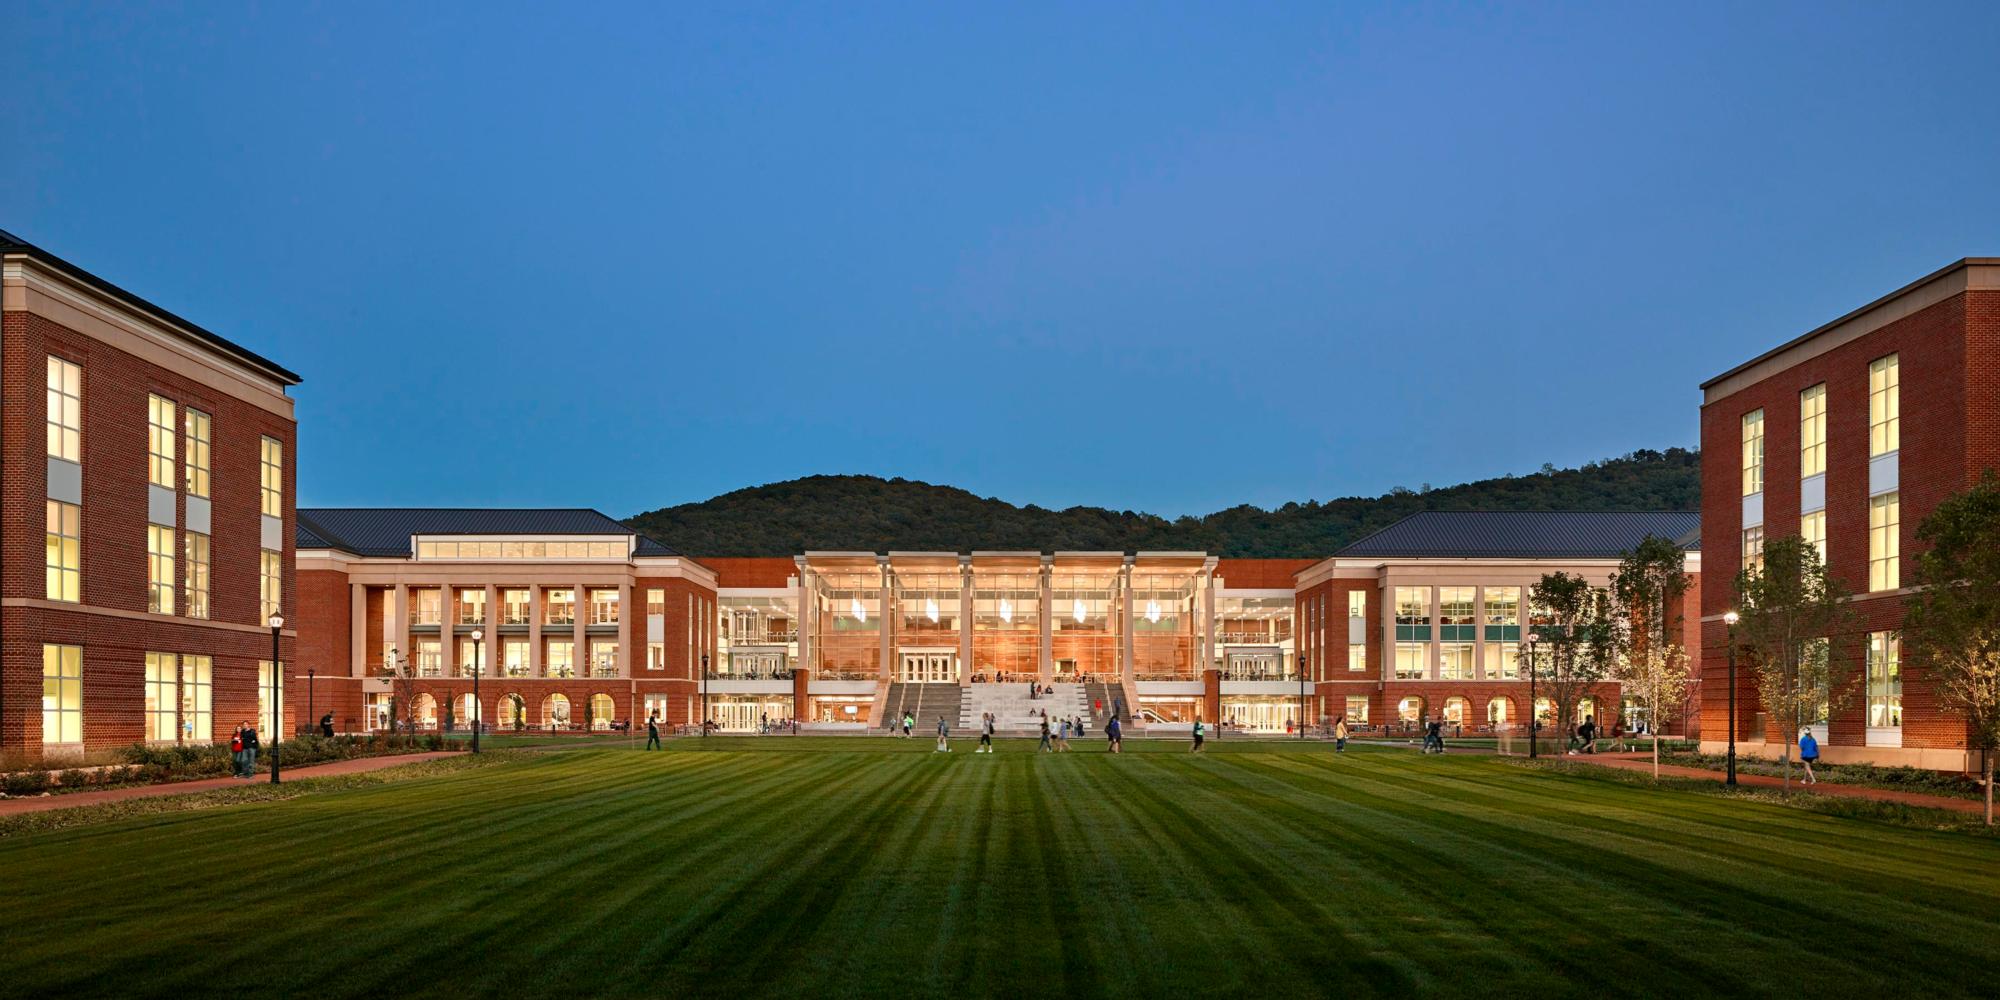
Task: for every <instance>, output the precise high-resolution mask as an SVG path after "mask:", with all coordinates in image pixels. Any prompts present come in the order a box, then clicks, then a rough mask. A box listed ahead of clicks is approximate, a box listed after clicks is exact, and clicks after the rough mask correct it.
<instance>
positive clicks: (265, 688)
mask: <svg viewBox="0 0 2000 1000" xmlns="http://www.w3.org/2000/svg"><path fill="white" fill-rule="evenodd" d="M273 706H276V707H275V709H274V708H273ZM284 718H285V665H284V662H283V661H282V660H281V661H279V663H278V669H276V670H273V669H271V661H270V660H258V661H257V737H258V738H259V739H261V740H263V741H264V742H265V743H270V742H273V741H275V740H279V739H282V738H284V734H283V733H273V732H272V726H273V725H274V724H276V725H278V726H281V727H282V726H283V725H284Z"/></svg>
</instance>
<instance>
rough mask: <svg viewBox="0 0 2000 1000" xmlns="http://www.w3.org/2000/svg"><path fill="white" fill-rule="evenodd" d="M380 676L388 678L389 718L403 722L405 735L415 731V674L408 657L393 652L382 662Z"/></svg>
mask: <svg viewBox="0 0 2000 1000" xmlns="http://www.w3.org/2000/svg"><path fill="white" fill-rule="evenodd" d="M382 675H383V676H384V677H387V678H389V718H390V719H391V720H392V721H393V720H395V719H396V718H398V717H400V718H402V720H403V732H404V734H405V735H408V734H411V733H415V732H416V731H417V672H416V670H414V669H412V668H411V666H410V661H409V658H408V657H405V656H403V655H402V654H401V653H398V652H396V651H395V650H393V649H392V650H390V651H389V654H388V655H387V656H386V657H385V658H384V659H383V661H382Z"/></svg>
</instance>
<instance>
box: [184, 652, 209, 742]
mask: <svg viewBox="0 0 2000 1000" xmlns="http://www.w3.org/2000/svg"><path fill="white" fill-rule="evenodd" d="M181 739H182V740H183V741H185V742H188V743H207V742H209V741H210V740H213V739H215V660H214V659H213V658H212V657H207V656H182V657H181Z"/></svg>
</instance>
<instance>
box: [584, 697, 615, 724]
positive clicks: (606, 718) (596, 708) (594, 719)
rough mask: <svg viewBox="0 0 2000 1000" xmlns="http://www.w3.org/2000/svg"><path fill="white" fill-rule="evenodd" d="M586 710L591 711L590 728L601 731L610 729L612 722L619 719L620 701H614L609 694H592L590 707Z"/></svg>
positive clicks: (589, 716) (589, 717)
mask: <svg viewBox="0 0 2000 1000" xmlns="http://www.w3.org/2000/svg"><path fill="white" fill-rule="evenodd" d="M586 711H588V712H589V715H588V717H587V719H588V721H589V723H590V728H592V729H594V730H598V731H600V732H602V731H604V730H607V729H610V728H611V724H612V723H613V722H616V721H618V703H617V702H615V701H612V700H611V696H610V695H608V694H594V695H591V696H590V707H589V708H588V709H587V710H586Z"/></svg>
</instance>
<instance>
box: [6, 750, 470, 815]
mask: <svg viewBox="0 0 2000 1000" xmlns="http://www.w3.org/2000/svg"><path fill="white" fill-rule="evenodd" d="M456 756H458V754H457V753H453V752H448V751H443V750H436V751H431V752H429V753H405V754H396V755H394V756H387V757H356V758H353V759H352V760H336V761H334V762H332V763H330V764H314V765H312V766H310V767H301V768H289V767H286V768H283V772H282V777H283V778H284V779H285V780H286V781H291V780H294V779H298V778H325V777H331V776H333V775H337V774H361V773H363V772H366V771H380V770H382V769H383V768H385V767H395V766H396V765H398V764H414V763H416V762H418V761H424V760H437V759H438V758H440V757H456ZM280 765H281V766H282V761H281V762H280ZM270 782H271V777H270V775H269V774H268V773H265V772H260V773H259V774H258V775H257V776H256V777H254V778H251V779H249V780H248V781H245V780H244V779H242V778H203V779H201V780H199V781H174V782H168V783H167V784H163V785H131V786H128V787H125V788H107V789H105V790H103V791H100V792H72V793H70V794H68V795H37V796H33V797H30V798H20V799H0V816H17V815H20V814H22V813H32V812H46V811H48V810H50V809H69V808H72V807H76V806H94V805H99V804H101V803H105V802H123V801H125V800H127V799H148V798H153V797H155V796H160V795H187V794H189V793H192V792H207V791H213V790H215V789H217V788H245V787H248V786H251V785H257V784H270Z"/></svg>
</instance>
